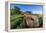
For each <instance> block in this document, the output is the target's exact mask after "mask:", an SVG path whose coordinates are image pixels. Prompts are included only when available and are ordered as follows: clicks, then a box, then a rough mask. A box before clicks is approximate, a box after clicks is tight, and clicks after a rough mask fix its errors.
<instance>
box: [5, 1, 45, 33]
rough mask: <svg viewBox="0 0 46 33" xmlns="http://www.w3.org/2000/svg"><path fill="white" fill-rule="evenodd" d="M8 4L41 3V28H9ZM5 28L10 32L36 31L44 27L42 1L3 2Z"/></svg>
mask: <svg viewBox="0 0 46 33" xmlns="http://www.w3.org/2000/svg"><path fill="white" fill-rule="evenodd" d="M10 4H30V5H42V6H43V7H42V15H43V27H42V28H24V29H10V12H11V11H10ZM5 26H6V27H5V30H6V31H10V32H18V31H36V30H43V29H44V28H45V27H44V3H40V2H21V1H8V2H5Z"/></svg>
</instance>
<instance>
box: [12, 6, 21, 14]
mask: <svg viewBox="0 0 46 33" xmlns="http://www.w3.org/2000/svg"><path fill="white" fill-rule="evenodd" d="M16 14H21V11H20V8H19V7H17V6H14V8H12V9H11V15H16Z"/></svg>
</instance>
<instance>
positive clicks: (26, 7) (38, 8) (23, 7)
mask: <svg viewBox="0 0 46 33" xmlns="http://www.w3.org/2000/svg"><path fill="white" fill-rule="evenodd" d="M14 6H17V7H19V8H20V11H23V12H25V11H31V12H32V13H34V14H42V9H43V6H42V5H32V4H10V8H14Z"/></svg>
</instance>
